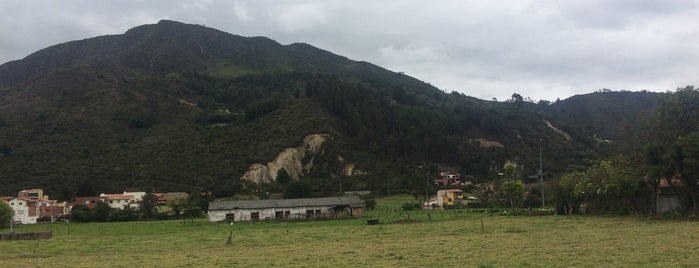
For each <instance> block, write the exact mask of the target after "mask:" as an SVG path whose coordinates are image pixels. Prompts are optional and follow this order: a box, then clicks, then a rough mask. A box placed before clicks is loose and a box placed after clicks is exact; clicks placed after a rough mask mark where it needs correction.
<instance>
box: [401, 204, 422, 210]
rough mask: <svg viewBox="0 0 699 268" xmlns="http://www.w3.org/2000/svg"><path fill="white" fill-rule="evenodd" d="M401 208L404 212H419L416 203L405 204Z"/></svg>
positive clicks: (418, 206)
mask: <svg viewBox="0 0 699 268" xmlns="http://www.w3.org/2000/svg"><path fill="white" fill-rule="evenodd" d="M401 208H402V209H403V210H404V211H409V210H420V204H418V203H405V204H403V206H401Z"/></svg>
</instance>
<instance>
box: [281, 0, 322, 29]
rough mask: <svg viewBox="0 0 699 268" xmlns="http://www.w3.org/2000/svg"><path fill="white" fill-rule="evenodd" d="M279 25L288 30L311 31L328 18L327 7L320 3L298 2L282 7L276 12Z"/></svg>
mask: <svg viewBox="0 0 699 268" xmlns="http://www.w3.org/2000/svg"><path fill="white" fill-rule="evenodd" d="M273 16H276V20H277V22H278V23H279V26H281V27H282V29H284V30H285V31H287V32H297V31H309V30H313V28H315V27H316V26H317V25H319V24H323V23H324V22H325V20H326V15H325V9H324V8H323V7H322V6H320V5H314V4H298V5H291V6H288V7H282V8H281V9H280V10H279V13H278V14H275V15H273Z"/></svg>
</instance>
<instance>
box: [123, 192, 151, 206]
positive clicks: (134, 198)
mask: <svg viewBox="0 0 699 268" xmlns="http://www.w3.org/2000/svg"><path fill="white" fill-rule="evenodd" d="M124 195H130V196H131V199H129V206H130V207H132V208H139V207H141V201H142V200H143V196H145V195H146V192H124Z"/></svg>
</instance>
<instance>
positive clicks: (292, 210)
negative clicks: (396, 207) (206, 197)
mask: <svg viewBox="0 0 699 268" xmlns="http://www.w3.org/2000/svg"><path fill="white" fill-rule="evenodd" d="M363 205H364V202H362V200H361V199H359V197H358V196H355V195H345V196H336V197H323V198H298V199H269V200H235V201H214V202H209V212H208V215H209V221H211V222H218V221H231V222H241V221H259V220H301V219H318V218H324V219H336V218H344V217H355V218H359V217H362V207H363Z"/></svg>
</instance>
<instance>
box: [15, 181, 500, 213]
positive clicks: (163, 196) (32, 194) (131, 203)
mask: <svg viewBox="0 0 699 268" xmlns="http://www.w3.org/2000/svg"><path fill="white" fill-rule="evenodd" d="M469 184H471V182H468V181H465V180H464V178H463V177H462V176H461V175H459V174H457V173H454V172H441V173H440V174H439V177H437V178H435V179H434V186H435V187H438V188H440V189H442V190H438V191H437V193H436V196H433V197H432V198H430V199H427V200H425V201H424V202H423V203H422V204H421V206H420V209H423V210H443V209H448V208H455V207H457V206H461V207H464V206H466V205H468V204H475V205H476V206H477V205H478V198H477V197H475V196H471V194H469V193H467V194H464V192H463V191H462V190H461V189H457V188H458V187H463V186H465V185H469ZM479 186H480V185H479ZM486 187H489V188H490V190H492V188H493V187H494V186H493V185H492V184H491V185H486ZM368 194H370V192H369V191H353V192H345V195H344V196H336V197H323V198H297V199H265V200H226V201H212V202H209V203H208V213H207V214H208V219H209V220H210V221H230V222H239V221H262V220H265V221H269V220H277V221H278V220H301V219H314V218H331V219H332V218H342V217H361V216H362V215H363V209H365V207H364V205H365V204H364V201H363V200H362V199H361V198H360V196H366V195H368ZM152 195H153V196H154V197H155V205H156V206H159V207H164V206H173V204H181V203H183V202H186V201H187V199H188V198H189V197H190V196H189V194H188V193H186V192H165V193H157V192H156V193H152ZM144 196H146V192H129V191H124V192H122V193H102V194H100V195H98V196H82V197H76V198H74V199H73V200H71V201H59V200H54V199H51V198H50V197H49V195H48V194H46V193H44V191H43V190H42V189H27V190H22V191H20V192H18V193H17V196H4V197H2V201H3V202H5V203H7V204H8V205H9V206H10V207H11V208H12V210H13V211H14V217H13V222H14V223H16V224H35V223H38V222H56V221H66V220H68V219H70V215H71V212H73V211H74V209H76V208H78V207H80V208H81V209H85V208H86V209H90V210H92V209H95V207H96V206H97V205H98V204H99V203H103V204H105V205H107V206H108V207H109V208H110V209H112V210H115V211H123V210H131V211H138V210H139V209H140V208H141V206H142V203H143V200H144ZM207 202H208V201H207ZM172 209H173V208H172V207H169V208H167V209H161V210H168V211H169V210H172ZM370 209H371V208H370ZM76 213H77V212H76ZM177 213H179V211H178V212H177ZM177 216H179V215H177Z"/></svg>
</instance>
